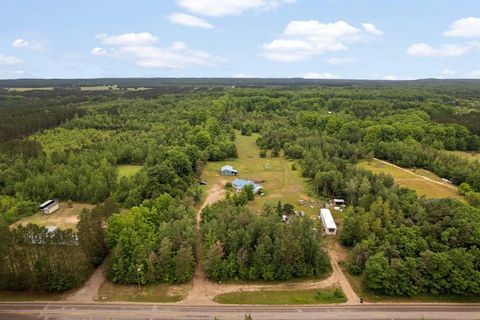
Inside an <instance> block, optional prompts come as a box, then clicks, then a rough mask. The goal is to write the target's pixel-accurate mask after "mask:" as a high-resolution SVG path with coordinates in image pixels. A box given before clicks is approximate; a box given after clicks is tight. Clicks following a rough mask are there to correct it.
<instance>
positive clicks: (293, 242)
mask: <svg viewBox="0 0 480 320" xmlns="http://www.w3.org/2000/svg"><path fill="white" fill-rule="evenodd" d="M280 217H281V212H280V213H279V212H276V211H275V210H273V209H272V208H266V209H265V210H264V211H263V212H262V214H261V215H258V214H256V213H254V212H253V211H252V210H250V209H249V208H247V207H245V206H242V205H240V206H235V204H234V202H233V201H231V200H230V201H226V202H220V203H218V204H215V205H213V206H211V207H208V208H205V209H204V210H203V212H202V223H203V225H202V233H203V240H204V250H205V256H204V261H203V265H204V268H205V272H206V273H207V275H208V276H209V277H210V278H211V279H213V280H216V281H221V280H225V279H237V280H239V279H240V280H257V279H262V280H267V281H268V280H288V279H291V278H308V277H320V276H323V275H325V274H327V273H328V271H329V270H330V262H329V260H328V256H327V255H326V253H325V252H324V249H323V243H322V238H321V236H320V233H319V232H312V230H313V229H314V228H315V229H317V228H318V229H319V228H321V226H320V225H319V224H318V223H315V222H314V221H313V220H312V219H310V218H308V217H305V218H302V217H295V218H293V219H292V220H290V223H288V224H286V223H283V222H282V220H281V219H280Z"/></svg>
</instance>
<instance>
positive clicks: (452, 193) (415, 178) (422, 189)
mask: <svg viewBox="0 0 480 320" xmlns="http://www.w3.org/2000/svg"><path fill="white" fill-rule="evenodd" d="M358 166H359V167H360V168H363V169H367V170H370V171H372V172H374V173H382V172H383V173H386V174H390V175H391V176H393V178H394V179H395V182H396V183H398V184H399V185H400V186H402V187H406V188H410V189H412V190H415V191H416V192H417V193H418V195H421V196H425V197H427V198H432V199H439V198H453V199H457V200H460V201H465V200H464V199H463V197H462V196H461V195H459V194H458V191H457V188H456V187H455V186H453V185H451V184H449V183H446V182H443V181H442V180H441V179H440V178H439V177H438V176H436V175H434V174H433V173H431V172H430V171H427V170H423V169H416V170H415V172H413V170H412V171H403V170H401V169H399V168H397V167H394V166H392V165H387V164H384V163H382V162H380V161H378V160H373V161H372V162H371V164H369V163H368V162H367V161H362V162H360V163H359V164H358ZM422 176H423V177H426V178H429V179H432V180H434V181H437V182H439V183H434V182H432V181H428V180H426V179H423V178H422Z"/></svg>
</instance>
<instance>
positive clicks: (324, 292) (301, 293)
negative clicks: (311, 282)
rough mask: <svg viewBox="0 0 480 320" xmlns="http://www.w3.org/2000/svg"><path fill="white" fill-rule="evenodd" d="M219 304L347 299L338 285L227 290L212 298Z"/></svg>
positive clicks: (288, 302) (328, 302) (337, 301)
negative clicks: (287, 288) (298, 288)
mask: <svg viewBox="0 0 480 320" xmlns="http://www.w3.org/2000/svg"><path fill="white" fill-rule="evenodd" d="M214 301H215V302H218V303H221V304H266V305H285V304H330V303H344V302H346V301H347V299H346V298H345V295H344V294H343V292H342V290H341V289H340V288H338V287H334V288H324V289H308V290H259V291H240V292H229V293H224V294H221V295H218V296H217V297H215V299H214Z"/></svg>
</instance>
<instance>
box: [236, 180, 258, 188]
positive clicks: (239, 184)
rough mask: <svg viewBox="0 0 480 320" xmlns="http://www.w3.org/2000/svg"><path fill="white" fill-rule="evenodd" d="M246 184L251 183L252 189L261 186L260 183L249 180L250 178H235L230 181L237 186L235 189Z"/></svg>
mask: <svg viewBox="0 0 480 320" xmlns="http://www.w3.org/2000/svg"><path fill="white" fill-rule="evenodd" d="M247 184H249V185H252V186H253V190H258V189H260V188H262V185H261V184H257V183H255V182H253V181H250V180H244V179H235V180H233V181H232V185H233V186H234V187H235V188H237V189H242V188H243V187H245V186H246V185H247Z"/></svg>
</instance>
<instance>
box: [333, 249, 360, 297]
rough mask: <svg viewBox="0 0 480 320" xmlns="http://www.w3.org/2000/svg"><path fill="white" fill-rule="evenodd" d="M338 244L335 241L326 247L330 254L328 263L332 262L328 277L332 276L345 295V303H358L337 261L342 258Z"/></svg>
mask: <svg viewBox="0 0 480 320" xmlns="http://www.w3.org/2000/svg"><path fill="white" fill-rule="evenodd" d="M339 247H340V244H338V242H337V241H335V243H334V244H333V245H331V246H330V247H329V248H328V251H327V252H328V255H329V256H330V263H331V264H332V275H331V276H330V278H334V281H335V282H336V283H337V284H338V285H339V286H340V287H341V288H342V291H343V293H345V296H346V297H347V302H346V304H357V303H360V298H359V297H358V296H357V294H356V293H355V291H354V290H353V288H352V286H351V285H350V282H348V280H347V278H346V277H345V275H344V274H343V271H342V269H341V268H340V265H339V262H340V261H341V260H343V258H342V254H341V253H340V251H341V250H340V248H339Z"/></svg>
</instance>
